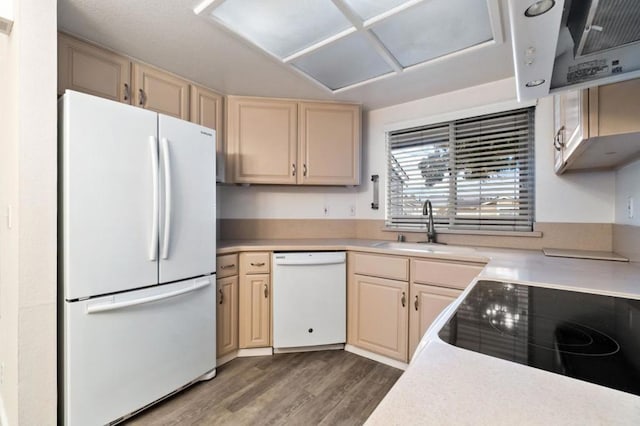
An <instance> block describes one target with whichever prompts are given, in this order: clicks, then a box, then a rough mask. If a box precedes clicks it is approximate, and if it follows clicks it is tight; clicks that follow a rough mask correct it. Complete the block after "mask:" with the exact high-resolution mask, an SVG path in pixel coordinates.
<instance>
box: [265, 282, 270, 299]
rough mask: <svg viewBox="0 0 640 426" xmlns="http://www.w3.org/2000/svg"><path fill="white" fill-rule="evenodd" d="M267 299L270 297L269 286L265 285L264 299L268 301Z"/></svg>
mask: <svg viewBox="0 0 640 426" xmlns="http://www.w3.org/2000/svg"><path fill="white" fill-rule="evenodd" d="M267 297H269V286H268V285H266V284H265V285H264V298H265V299H266V298H267Z"/></svg>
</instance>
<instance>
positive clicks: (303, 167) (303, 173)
mask: <svg viewBox="0 0 640 426" xmlns="http://www.w3.org/2000/svg"><path fill="white" fill-rule="evenodd" d="M302 176H305V177H306V176H307V165H306V164H303V165H302Z"/></svg>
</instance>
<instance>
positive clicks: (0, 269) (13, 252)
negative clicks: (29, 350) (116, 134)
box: [0, 0, 18, 425]
mask: <svg viewBox="0 0 640 426" xmlns="http://www.w3.org/2000/svg"><path fill="white" fill-rule="evenodd" d="M5 1H9V0H5ZM5 7H6V6H3V8H5ZM0 93H2V96H0V131H1V132H2V133H1V134H2V136H1V137H0V364H4V380H3V383H2V384H0V424H2V425H4V424H17V413H18V286H17V282H18V268H17V264H18V233H17V232H16V231H15V230H9V229H8V227H7V225H6V224H7V220H8V218H7V217H6V216H5V215H6V213H7V207H8V206H9V205H12V206H17V205H18V120H17V116H18V46H17V37H15V32H14V35H13V36H12V37H7V36H6V35H2V34H0ZM16 226H17V224H16Z"/></svg>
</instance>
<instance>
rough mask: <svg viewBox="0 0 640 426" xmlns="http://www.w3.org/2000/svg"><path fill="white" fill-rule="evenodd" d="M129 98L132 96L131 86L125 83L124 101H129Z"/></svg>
mask: <svg viewBox="0 0 640 426" xmlns="http://www.w3.org/2000/svg"><path fill="white" fill-rule="evenodd" d="M129 96H131V92H130V91H129V84H127V83H125V84H124V100H125V101H128V100H129Z"/></svg>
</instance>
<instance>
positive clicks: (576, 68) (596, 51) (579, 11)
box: [509, 0, 640, 101]
mask: <svg viewBox="0 0 640 426" xmlns="http://www.w3.org/2000/svg"><path fill="white" fill-rule="evenodd" d="M541 3H544V4H546V5H550V7H549V8H548V9H546V10H545V11H544V12H542V13H538V14H533V15H532V14H528V13H527V10H528V9H529V8H531V7H532V6H535V5H537V4H541ZM509 21H510V23H511V37H512V43H513V57H514V65H515V71H516V84H517V86H516V88H517V93H518V100H520V101H526V100H532V99H537V98H542V97H545V96H547V95H549V94H550V93H556V92H560V91H564V90H573V89H576V90H577V89H585V88H587V87H592V86H600V85H603V84H610V83H616V82H620V81H624V80H629V79H632V78H639V77H640V0H554V1H552V2H542V1H536V0H509Z"/></svg>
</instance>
